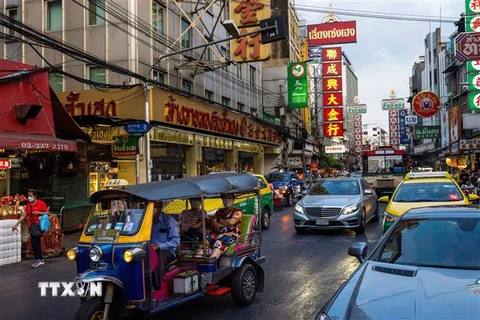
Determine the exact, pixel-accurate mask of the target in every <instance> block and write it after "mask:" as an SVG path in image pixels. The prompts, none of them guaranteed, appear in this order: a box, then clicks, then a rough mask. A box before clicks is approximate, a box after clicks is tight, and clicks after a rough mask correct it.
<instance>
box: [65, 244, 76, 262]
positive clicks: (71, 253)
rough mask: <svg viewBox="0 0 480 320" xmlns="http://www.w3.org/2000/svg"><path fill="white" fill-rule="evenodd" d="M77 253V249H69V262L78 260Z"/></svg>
mask: <svg viewBox="0 0 480 320" xmlns="http://www.w3.org/2000/svg"><path fill="white" fill-rule="evenodd" d="M77 252H78V249H77V248H76V247H75V248H70V249H68V250H67V258H68V260H70V261H73V260H75V259H76V258H77Z"/></svg>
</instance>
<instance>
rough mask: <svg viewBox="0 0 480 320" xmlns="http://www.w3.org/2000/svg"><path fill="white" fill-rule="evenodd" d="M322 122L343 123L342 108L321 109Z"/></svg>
mask: <svg viewBox="0 0 480 320" xmlns="http://www.w3.org/2000/svg"><path fill="white" fill-rule="evenodd" d="M323 121H343V108H327V107H324V108H323Z"/></svg>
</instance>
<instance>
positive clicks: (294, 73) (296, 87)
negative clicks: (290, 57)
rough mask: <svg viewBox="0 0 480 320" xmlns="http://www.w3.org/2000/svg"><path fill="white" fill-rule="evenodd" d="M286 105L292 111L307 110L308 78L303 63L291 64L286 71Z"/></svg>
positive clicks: (305, 65)
mask: <svg viewBox="0 0 480 320" xmlns="http://www.w3.org/2000/svg"><path fill="white" fill-rule="evenodd" d="M287 81H288V105H289V106H290V108H292V109H299V108H308V77H307V64H306V63H305V62H291V63H290V64H289V65H288V71H287Z"/></svg>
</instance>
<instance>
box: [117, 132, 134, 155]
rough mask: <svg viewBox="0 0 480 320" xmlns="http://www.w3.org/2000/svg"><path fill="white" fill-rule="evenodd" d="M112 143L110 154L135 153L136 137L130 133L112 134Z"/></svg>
mask: <svg viewBox="0 0 480 320" xmlns="http://www.w3.org/2000/svg"><path fill="white" fill-rule="evenodd" d="M113 140H115V142H114V143H113V144H112V156H114V157H122V156H134V155H135V154H136V153H137V138H135V137H132V136H131V135H119V136H114V137H113Z"/></svg>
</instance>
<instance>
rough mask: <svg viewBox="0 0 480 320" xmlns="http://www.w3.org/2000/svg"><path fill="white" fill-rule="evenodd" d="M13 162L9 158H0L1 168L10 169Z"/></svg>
mask: <svg viewBox="0 0 480 320" xmlns="http://www.w3.org/2000/svg"><path fill="white" fill-rule="evenodd" d="M11 167H12V162H11V161H10V160H9V159H0V170H6V169H10V168H11Z"/></svg>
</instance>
